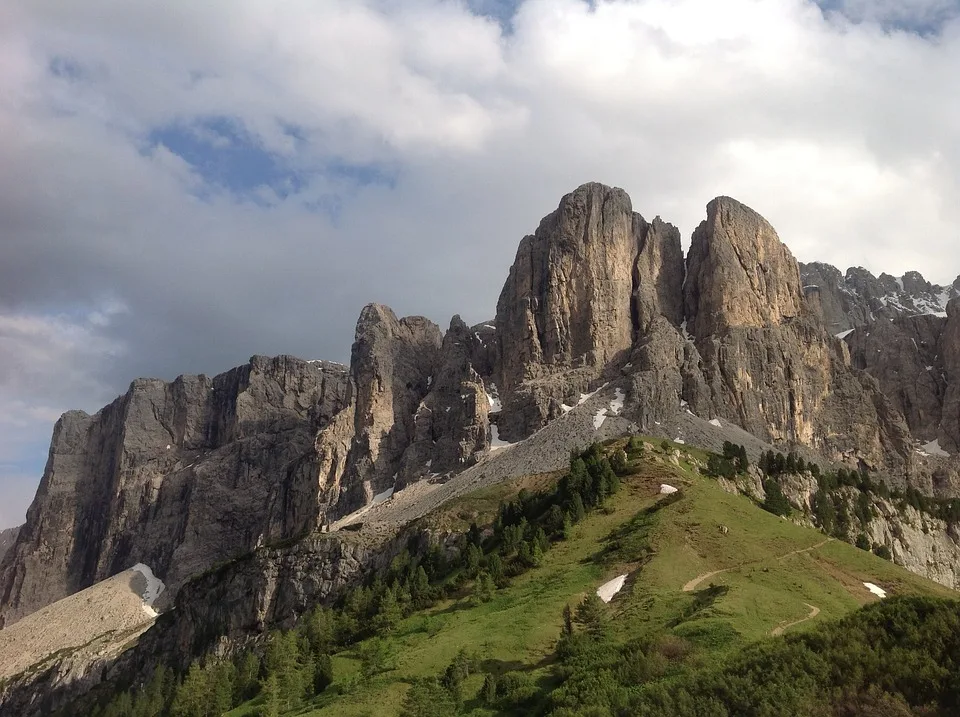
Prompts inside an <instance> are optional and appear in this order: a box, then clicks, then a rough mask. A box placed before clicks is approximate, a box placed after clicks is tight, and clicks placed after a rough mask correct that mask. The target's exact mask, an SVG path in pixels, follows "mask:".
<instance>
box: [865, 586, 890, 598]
mask: <svg viewBox="0 0 960 717" xmlns="http://www.w3.org/2000/svg"><path fill="white" fill-rule="evenodd" d="M863 587H865V588H866V589H867V590H869V591H870V592H872V593H873V594H874V595H876V596H877V597H878V598H885V597H886V596H887V591H886V590H884V589H883V588H882V587H880V586H879V585H874V584H873V583H864V584H863Z"/></svg>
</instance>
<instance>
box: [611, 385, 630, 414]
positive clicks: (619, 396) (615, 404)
mask: <svg viewBox="0 0 960 717" xmlns="http://www.w3.org/2000/svg"><path fill="white" fill-rule="evenodd" d="M625 398H626V395H625V394H624V393H623V391H621V390H620V389H619V388H618V389H616V390H615V391H614V398H613V400H612V401H610V413H612V414H613V415H614V416H619V415H620V411H622V410H623V400H624V399H625Z"/></svg>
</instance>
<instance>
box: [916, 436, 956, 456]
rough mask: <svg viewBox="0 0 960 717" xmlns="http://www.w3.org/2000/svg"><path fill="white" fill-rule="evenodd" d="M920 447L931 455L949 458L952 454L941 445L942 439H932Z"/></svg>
mask: <svg viewBox="0 0 960 717" xmlns="http://www.w3.org/2000/svg"><path fill="white" fill-rule="evenodd" d="M920 449H921V450H922V451H923V452H924V453H927V454H929V455H931V456H940V457H941V458H949V457H950V454H949V453H947V452H946V451H945V450H943V449H942V448H941V447H940V440H939V439H937V440H935V441H930V442H929V443H925V444H924V445H922V446H920Z"/></svg>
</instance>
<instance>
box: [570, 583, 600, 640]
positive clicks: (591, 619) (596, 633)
mask: <svg viewBox="0 0 960 717" xmlns="http://www.w3.org/2000/svg"><path fill="white" fill-rule="evenodd" d="M575 620H576V622H577V624H579V625H581V626H583V629H584V630H585V631H586V632H587V634H588V635H590V636H591V637H592V638H594V639H596V640H600V639H603V638H605V637H606V636H607V627H608V625H607V613H606V609H605V606H604V604H603V601H602V600H601V599H600V598H599V597H598V596H597V594H596V593H589V594H588V595H587V596H586V597H585V598H584V599H583V601H582V602H581V603H580V604H579V605H577V610H576V612H575Z"/></svg>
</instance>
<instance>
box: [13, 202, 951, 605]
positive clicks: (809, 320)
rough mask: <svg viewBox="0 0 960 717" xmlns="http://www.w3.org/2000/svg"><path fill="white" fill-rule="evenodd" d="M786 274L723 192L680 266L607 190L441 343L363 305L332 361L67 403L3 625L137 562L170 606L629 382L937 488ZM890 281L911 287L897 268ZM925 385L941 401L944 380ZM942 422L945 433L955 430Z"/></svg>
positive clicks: (663, 415)
mask: <svg viewBox="0 0 960 717" xmlns="http://www.w3.org/2000/svg"><path fill="white" fill-rule="evenodd" d="M807 266H810V265H807ZM761 268H762V270H760V269H761ZM820 271H825V270H824V269H822V268H821V269H820ZM802 276H803V275H802V274H801V266H800V265H798V263H797V262H796V261H795V260H794V258H793V256H792V254H791V253H790V252H789V250H788V249H787V248H786V246H785V245H784V244H783V243H782V242H781V241H780V239H779V237H778V236H777V234H776V232H775V230H774V229H773V228H772V227H771V226H770V225H769V223H767V222H766V220H764V219H763V217H762V216H761V215H760V214H758V213H757V212H755V211H754V210H752V209H750V208H749V207H746V206H745V205H743V204H741V203H739V202H737V201H736V200H733V199H731V198H729V197H718V198H717V199H715V200H713V201H711V202H710V203H709V204H708V206H707V218H706V220H705V221H704V222H702V223H701V225H700V227H698V228H697V230H696V231H695V232H694V234H693V243H692V245H691V248H690V251H689V253H688V255H687V257H686V258H685V257H684V255H683V252H682V250H681V248H680V235H679V232H678V231H677V230H676V228H675V227H673V226H672V225H670V224H668V223H666V222H663V221H662V220H661V219H660V218H659V217H657V218H656V219H654V221H653V222H647V221H646V220H645V219H643V217H642V216H640V215H639V214H636V213H634V212H633V209H632V204H631V201H630V198H629V196H627V194H626V193H625V192H624V191H623V190H621V189H616V188H611V187H606V186H605V185H602V184H598V183H590V184H585V185H582V186H581V187H579V188H577V189H576V190H575V191H574V192H571V193H570V194H568V195H565V196H564V197H563V198H562V200H561V202H560V204H559V206H558V209H557V210H556V211H555V212H553V213H552V214H550V215H548V216H547V217H545V218H544V219H543V220H542V221H541V222H540V225H539V228H538V229H537V232H536V233H535V234H534V235H530V236H528V237H526V238H525V239H523V240H522V241H521V242H520V247H519V248H518V252H517V257H516V260H515V262H514V265H513V267H512V268H511V270H510V274H509V276H508V278H507V280H506V282H505V283H504V288H503V291H502V292H501V296H500V299H499V301H498V306H497V317H496V319H495V321H494V322H493V324H483V325H478V326H475V327H472V328H471V327H467V326H466V325H465V324H464V323H463V322H462V321H460V319H459V317H454V319H453V320H452V321H451V324H450V328H449V329H448V331H447V332H445V333H444V332H442V331H441V330H440V329H439V327H438V326H437V325H436V324H434V323H433V322H431V321H429V320H428V319H425V318H423V317H406V318H398V317H397V316H396V315H395V314H394V313H393V312H392V311H391V310H390V309H389V308H388V307H384V306H380V305H375V304H371V305H368V306H367V307H365V308H364V310H363V311H362V312H361V316H360V319H359V320H358V323H357V331H356V339H355V342H354V345H353V349H352V352H351V362H350V366H349V367H342V366H338V365H335V364H330V363H324V362H319V363H312V362H305V361H300V360H299V359H293V358H292V357H278V358H276V359H266V358H261V357H254V359H251V362H250V363H249V364H247V365H246V366H242V367H238V368H236V369H232V370H231V371H228V372H226V373H225V374H221V375H219V376H217V377H215V378H213V379H207V378H206V377H195V378H191V377H181V378H178V379H177V380H175V381H174V382H172V383H169V384H168V383H165V382H159V381H155V380H138V381H134V382H133V383H132V384H131V389H130V391H128V393H127V394H125V395H124V396H122V397H121V398H119V399H118V400H117V401H115V402H114V403H113V404H111V405H110V406H108V407H106V408H105V409H104V410H103V411H101V412H100V413H98V414H96V416H94V417H90V416H86V414H80V413H73V412H71V413H68V414H65V416H64V417H63V418H62V419H61V421H60V422H58V424H57V425H58V427H57V429H56V430H55V433H54V439H53V441H52V446H51V456H50V461H49V462H48V466H47V470H46V471H45V476H44V481H43V482H42V483H41V487H40V489H39V490H38V497H37V499H36V500H35V502H34V505H33V506H32V507H31V510H30V514H29V515H28V520H27V523H26V524H25V526H24V528H23V530H22V531H21V532H20V535H19V537H18V539H17V541H16V543H15V545H14V547H13V548H12V549H11V550H10V552H9V553H8V554H7V555H6V556H5V557H4V559H3V562H2V564H0V615H2V619H3V620H4V621H5V622H7V623H9V622H10V621H14V620H16V619H17V618H18V617H20V616H22V615H25V614H29V612H31V611H32V610H35V609H37V608H38V607H41V606H42V605H43V604H47V603H49V602H50V601H52V600H53V599H57V598H59V597H63V596H64V595H66V594H70V593H71V592H74V591H76V590H77V589H80V588H82V587H85V586H87V585H89V584H92V583H93V582H95V581H96V580H98V579H103V578H104V577H108V576H109V575H110V574H112V573H113V572H117V571H119V570H121V569H123V568H125V567H128V566H129V565H128V564H132V563H133V562H145V563H147V564H150V565H152V566H153V567H154V569H155V570H157V571H158V573H164V575H163V576H164V579H165V580H166V582H167V583H168V585H169V586H170V590H169V591H168V594H169V599H173V597H174V596H175V594H176V591H177V589H178V587H179V585H180V584H182V583H183V581H184V580H186V579H187V578H188V577H189V576H190V575H192V574H196V573H197V572H201V571H202V570H204V569H206V568H208V567H210V566H211V565H213V564H215V563H216V562H217V561H220V560H224V559H229V558H230V557H232V556H234V555H237V554H241V553H244V552H246V551H249V550H250V549H252V548H254V547H255V546H256V545H257V544H259V542H260V541H264V540H265V541H275V540H286V539H293V538H296V537H298V536H300V535H304V534H308V533H310V532H311V531H313V530H317V529H320V528H322V526H324V525H326V524H329V523H330V522H332V521H334V520H336V519H338V518H340V517H343V516H344V515H347V514H349V513H352V512H353V511H356V510H358V509H361V508H363V507H364V506H365V505H369V504H370V503H371V501H372V500H373V498H374V496H377V495H384V494H387V493H388V492H390V491H401V492H402V491H403V490H404V489H406V488H408V487H409V486H412V485H415V484H417V483H418V482H425V483H426V484H437V483H443V482H445V481H447V480H449V479H450V477H451V476H453V475H456V474H458V473H461V472H462V471H464V470H468V469H470V466H471V465H473V464H475V463H477V461H479V460H481V459H483V458H484V457H485V456H488V455H489V454H490V453H491V449H495V448H498V446H493V445H491V444H492V443H493V436H494V435H496V436H497V441H500V442H506V443H511V442H516V441H518V440H523V439H525V438H527V437H529V436H531V435H533V434H534V433H536V432H537V431H539V430H540V429H541V428H543V427H544V426H546V425H549V424H551V423H552V422H555V421H557V420H558V419H560V418H561V417H562V416H564V414H565V411H566V410H567V407H568V406H571V405H575V404H576V403H577V402H578V400H579V398H578V397H579V396H581V395H586V394H589V393H590V392H592V391H594V390H596V389H597V388H598V387H599V386H601V385H603V384H606V383H609V382H610V381H612V380H625V382H624V385H623V391H624V395H625V401H626V405H625V407H624V409H623V415H624V416H625V417H627V418H628V419H629V421H632V422H633V423H634V424H635V425H636V427H637V430H641V431H650V430H652V429H654V428H655V427H656V425H657V424H659V423H663V422H664V421H666V420H668V419H669V420H674V419H675V418H676V416H677V415H678V414H683V411H684V410H690V411H692V412H693V413H695V414H697V415H702V416H707V417H709V418H716V419H723V420H725V421H729V422H731V423H733V424H735V425H738V426H741V427H743V428H744V429H746V430H747V431H748V432H750V433H752V434H754V435H756V436H757V437H758V438H760V439H761V440H763V441H766V442H770V443H773V444H775V445H784V446H797V447H805V448H807V449H810V450H813V451H814V452H816V453H819V454H821V455H823V456H824V458H825V460H827V461H828V462H837V463H844V464H846V465H850V466H853V467H858V468H861V467H862V468H864V469H869V470H873V471H882V472H883V473H884V474H885V475H886V479H887V480H889V481H890V482H891V483H892V484H894V485H900V486H902V485H905V484H906V483H907V482H912V483H916V484H917V485H919V486H920V487H922V488H923V489H924V490H925V492H928V493H937V494H940V495H952V494H953V493H954V492H955V491H956V490H957V488H958V485H960V483H958V479H957V474H958V471H957V469H956V467H951V466H952V462H951V461H950V460H945V459H942V457H941V456H939V455H937V456H932V457H931V456H926V457H922V456H920V455H919V454H918V453H917V452H916V449H915V444H916V441H915V438H914V436H912V435H911V433H910V428H914V429H915V430H917V431H919V432H918V434H917V435H919V436H921V437H923V438H928V437H929V434H930V432H929V430H927V428H929V427H927V428H924V429H923V430H920V429H919V428H917V426H920V425H921V424H922V421H917V420H913V419H912V418H910V415H912V414H910V412H909V410H907V408H906V406H905V404H904V402H903V401H902V400H899V399H897V396H896V394H894V399H895V400H891V399H890V397H889V392H888V391H885V390H884V388H885V387H886V385H887V383H889V382H888V380H887V379H886V378H885V376H884V374H883V372H881V371H878V370H875V371H874V373H877V374H879V378H876V377H874V376H872V375H871V369H872V368H873V365H872V364H871V363H870V362H869V361H868V360H866V359H864V358H862V356H863V354H864V352H863V351H858V350H852V349H851V343H850V342H849V341H848V342H846V343H841V342H839V341H837V340H836V339H834V338H833V337H832V336H831V335H829V332H828V331H827V330H826V329H825V328H824V321H825V320H826V319H825V318H823V316H824V314H823V312H824V306H825V305H826V306H829V305H830V302H829V301H827V302H826V303H825V302H824V300H823V295H824V292H823V290H821V291H820V292H819V293H820V296H819V297H815V296H812V295H811V292H806V293H805V292H804V288H803V287H804V286H810V284H808V283H807V281H808V278H809V276H810V275H809V274H808V275H807V277H808V278H806V279H802ZM858 276H859V275H858ZM884 276H885V275H884ZM878 281H879V280H878ZM883 282H886V283H882V285H883V286H886V284H887V283H889V282H887V280H886V279H883ZM904 285H905V287H910V288H911V289H913V288H917V287H919V288H917V290H918V291H921V293H922V292H924V291H927V289H926V284H925V283H924V282H923V281H922V279H920V278H917V277H912V276H911V279H910V280H909V281H906V280H905V281H904ZM838 286H839V284H838ZM871 286H872V285H871ZM871 296H872V295H871ZM818 298H819V301H818V300H817V299H818ZM888 304H889V302H888ZM881 308H883V307H881ZM944 322H945V323H944V327H946V326H947V325H956V324H958V322H960V318H958V319H957V320H955V321H953V322H951V319H950V318H949V317H947V318H946V319H944ZM945 331H946V329H945V328H944V332H945ZM941 333H943V332H941ZM855 348H856V347H854V349H855ZM854 362H859V364H858V365H854ZM860 369H862V370H860ZM944 371H945V373H947V371H946V368H945V369H944ZM951 371H956V372H960V356H958V361H957V366H956V369H951ZM951 375H952V374H951ZM947 383H949V384H950V386H951V387H952V386H954V385H960V382H958V383H953V382H947ZM318 392H319V393H318ZM494 395H495V396H496V399H494V398H493V396H494ZM211 396H212V397H213V398H210V397H211ZM954 396H956V398H954ZM933 397H934V400H935V401H940V400H942V402H943V403H944V404H947V405H952V404H950V403H949V402H950V401H956V400H960V393H957V391H955V390H954V389H953V388H948V387H947V386H946V385H945V386H944V388H943V389H942V390H939V391H935V392H933ZM940 413H941V415H942V413H943V411H942V409H941V411H940ZM924 415H926V414H924ZM904 416H908V418H907V419H905V418H904ZM104 422H106V425H105V424H104ZM941 423H942V422H941ZM956 429H957V430H956V436H955V437H951V436H943V437H942V438H941V440H942V445H944V446H950V447H952V446H954V445H957V444H958V443H960V426H957V427H956ZM937 431H938V435H939V434H940V433H943V428H942V426H941V425H940V424H939V423H938V426H937ZM951 431H952V428H951ZM111 445H112V446H114V447H113V448H111V447H110V446H111ZM118 451H119V452H118ZM123 456H128V457H129V458H128V459H124V458H123ZM68 457H69V458H68ZM124 461H126V462H124ZM943 465H946V466H947V467H943ZM938 471H939V472H938ZM242 486H248V488H247V490H251V489H252V491H253V492H252V493H251V494H249V495H247V496H245V497H244V495H243V493H244V491H243V490H239V489H240V488H241V487H242ZM57 496H60V497H57ZM64 496H67V497H64ZM70 496H73V497H70ZM58 501H59V502H58ZM184 504H186V505H189V506H192V507H191V508H189V509H188V510H187V511H186V514H185V515H182V513H183V512H184V511H182V510H179V507H180V506H182V505H184ZM263 505H267V506H270V507H269V508H268V510H267V511H266V513H264V512H263V510H262V509H261V506H263ZM84 506H86V507H84ZM104 507H105V508H106V510H104ZM71 509H72V511H73V513H72V515H71ZM60 514H62V515H63V519H62V522H60V523H59V524H58V523H57V520H58V519H57V518H56V516H57V515H60ZM191 521H192V522H191ZM211 548H212V549H211ZM40 555H52V556H56V557H55V558H54V560H53V561H51V560H49V559H44V560H42V561H41V560H40V559H39V556H40ZM51 562H52V563H53V565H52V564H51ZM41 563H42V564H41Z"/></svg>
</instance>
